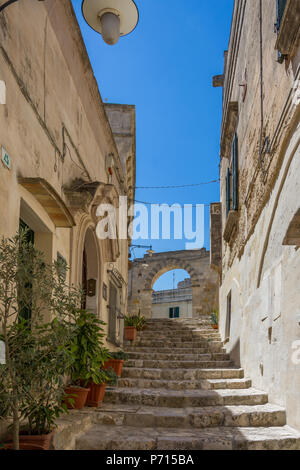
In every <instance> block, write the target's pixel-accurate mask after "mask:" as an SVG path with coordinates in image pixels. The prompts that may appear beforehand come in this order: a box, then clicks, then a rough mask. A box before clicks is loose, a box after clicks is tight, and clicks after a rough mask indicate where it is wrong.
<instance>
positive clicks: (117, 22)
mask: <svg viewBox="0 0 300 470" xmlns="http://www.w3.org/2000/svg"><path fill="white" fill-rule="evenodd" d="M81 9H82V14H83V16H84V19H85V21H86V22H87V24H88V25H89V26H90V27H91V28H92V29H94V30H95V31H97V33H99V34H101V35H102V37H103V40H104V41H105V42H106V44H109V45H113V44H116V43H117V42H118V40H119V39H120V36H126V35H127V34H129V33H131V32H132V31H133V30H134V28H135V27H136V25H137V24H138V21H139V11H138V9H137V6H136V4H135V3H134V1H133V0H83V2H82V6H81Z"/></svg>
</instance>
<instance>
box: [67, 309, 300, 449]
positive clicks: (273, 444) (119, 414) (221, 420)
mask: <svg viewBox="0 0 300 470" xmlns="http://www.w3.org/2000/svg"><path fill="white" fill-rule="evenodd" d="M125 349H126V351H127V353H128V355H129V360H128V361H127V362H126V364H125V367H124V368H123V374H122V378H121V379H120V380H119V383H118V387H117V388H114V389H109V390H107V392H106V395H105V400H104V404H103V406H102V407H101V408H99V409H97V410H95V411H94V415H93V425H92V426H91V427H90V428H89V429H88V430H87V431H86V432H85V433H84V434H82V435H81V436H80V437H78V438H77V439H76V444H75V447H76V449H80V450H231V449H237V450H239V449H248V450H261V449H266V450H267V449H270V450H271V449H272V450H273V449H274V450H279V449H284V450H293V449H300V433H298V432H296V431H295V430H293V429H292V428H290V427H288V426H286V414H285V410H284V409H283V408H281V407H279V406H276V405H271V404H269V403H268V396H267V394H266V393H263V392H261V391H258V390H255V389H253V388H252V387H251V380H250V379H248V378H245V377H244V371H243V370H242V369H239V368H236V367H235V366H234V364H233V363H232V362H231V361H230V358H229V356H228V355H227V354H226V352H225V350H224V349H223V345H222V342H221V340H220V337H219V334H218V332H216V331H215V330H213V329H212V328H211V326H210V324H209V319H208V318H203V319H201V320H197V321H193V320H179V319H178V320H149V321H148V324H147V329H146V330H144V331H143V332H142V333H140V334H139V335H138V338H137V340H136V341H135V342H134V344H132V345H128V346H127V347H126V348H125Z"/></svg>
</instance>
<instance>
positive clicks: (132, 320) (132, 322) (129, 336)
mask: <svg viewBox="0 0 300 470" xmlns="http://www.w3.org/2000/svg"><path fill="white" fill-rule="evenodd" d="M124 320H125V328H124V331H125V339H126V340H127V341H134V340H135V339H136V333H137V329H136V317H134V316H125V319H124Z"/></svg>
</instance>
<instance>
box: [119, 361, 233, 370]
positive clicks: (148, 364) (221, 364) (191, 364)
mask: <svg viewBox="0 0 300 470" xmlns="http://www.w3.org/2000/svg"><path fill="white" fill-rule="evenodd" d="M232 366H233V362H232V361H229V360H228V361H215V360H214V361H173V360H170V361H159V360H152V361H151V360H144V359H132V360H130V359H129V360H128V361H126V367H138V368H144V367H145V368H147V369H197V368H198V369H214V368H227V367H232Z"/></svg>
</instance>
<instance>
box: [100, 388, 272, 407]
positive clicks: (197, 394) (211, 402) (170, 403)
mask: <svg viewBox="0 0 300 470" xmlns="http://www.w3.org/2000/svg"><path fill="white" fill-rule="evenodd" d="M267 401H268V396H267V394H266V393H263V392H260V391H258V390H255V389H253V388H249V389H246V390H214V391H212V390H184V391H182V390H179V391H177V390H165V389H148V388H147V389H146V388H145V389H140V388H114V389H109V388H108V389H107V391H106V394H105V397H104V402H105V403H114V404H117V403H122V404H134V405H144V406H161V407H168V408H170V407H171V408H184V407H187V406H197V407H199V406H201V407H202V406H226V405H264V404H265V403H267Z"/></svg>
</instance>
